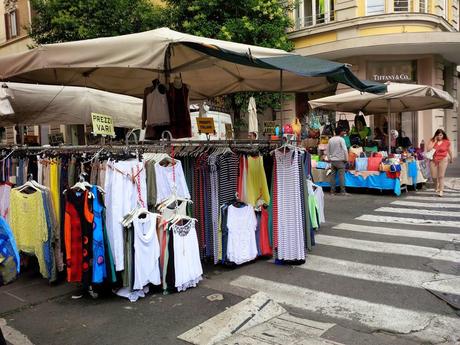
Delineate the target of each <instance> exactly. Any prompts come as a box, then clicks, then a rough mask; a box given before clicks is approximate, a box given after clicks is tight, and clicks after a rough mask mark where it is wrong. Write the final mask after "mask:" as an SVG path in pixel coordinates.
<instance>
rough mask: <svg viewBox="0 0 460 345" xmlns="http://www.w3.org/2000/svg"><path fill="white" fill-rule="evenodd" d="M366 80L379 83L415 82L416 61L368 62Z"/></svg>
mask: <svg viewBox="0 0 460 345" xmlns="http://www.w3.org/2000/svg"><path fill="white" fill-rule="evenodd" d="M367 78H368V79H371V80H375V81H378V82H381V83H384V82H386V81H395V82H401V83H411V82H417V63H416V61H368V62H367Z"/></svg>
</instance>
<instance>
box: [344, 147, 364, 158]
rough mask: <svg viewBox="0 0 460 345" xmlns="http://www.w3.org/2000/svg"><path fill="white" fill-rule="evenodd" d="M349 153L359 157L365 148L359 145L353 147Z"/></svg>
mask: <svg viewBox="0 0 460 345" xmlns="http://www.w3.org/2000/svg"><path fill="white" fill-rule="evenodd" d="M348 151H349V152H352V153H354V154H355V155H356V156H359V155H360V154H361V153H362V152H363V148H362V147H361V146H358V145H353V146H352V147H350V149H349V150H348Z"/></svg>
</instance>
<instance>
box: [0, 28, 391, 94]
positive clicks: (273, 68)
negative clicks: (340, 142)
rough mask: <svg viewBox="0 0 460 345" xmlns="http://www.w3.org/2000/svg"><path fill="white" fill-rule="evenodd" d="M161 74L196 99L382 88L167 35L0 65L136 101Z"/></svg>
mask: <svg viewBox="0 0 460 345" xmlns="http://www.w3.org/2000/svg"><path fill="white" fill-rule="evenodd" d="M280 71H282V83H281V80H280V79H281V78H280ZM165 74H170V75H171V77H172V78H174V77H176V76H180V77H181V78H182V81H183V82H184V83H186V84H188V85H189V86H190V87H191V98H192V99H196V100H198V99H207V98H211V97H214V96H217V95H223V94H229V93H233V92H237V91H279V90H280V88H281V84H282V89H283V90H284V91H286V92H293V91H298V92H301V91H320V90H327V89H334V88H335V86H336V83H338V82H341V83H344V84H346V85H349V86H351V87H353V88H355V89H359V90H362V91H364V90H367V91H370V92H382V91H383V90H384V89H385V87H384V86H382V84H376V83H371V84H367V83H365V82H362V81H360V80H359V79H358V78H357V77H356V76H355V75H354V74H353V73H352V72H351V70H350V69H349V68H348V67H347V65H345V64H341V63H337V62H331V61H327V60H321V59H316V58H307V57H303V56H300V55H296V54H290V53H287V52H285V51H283V50H277V49H268V48H262V47H257V46H250V45H246V44H239V43H232V42H227V41H220V40H214V39H209V38H204V37H198V36H192V35H187V34H183V33H180V32H176V31H173V30H170V29H168V28H161V29H156V30H152V31H147V32H141V33H136V34H131V35H124V36H118V37H107V38H98V39H91V40H83V41H76V42H67V43H58V44H48V45H43V46H39V47H37V48H35V49H32V50H30V51H27V52H23V53H18V54H13V55H10V56H6V57H2V58H0V77H1V79H2V80H3V81H16V82H24V83H41V84H54V85H74V86H87V87H91V88H95V89H101V90H105V91H111V92H115V93H119V94H126V95H131V96H137V97H142V96H143V92H144V88H145V87H146V86H149V85H151V82H152V80H154V79H156V78H162V77H164V75H165Z"/></svg>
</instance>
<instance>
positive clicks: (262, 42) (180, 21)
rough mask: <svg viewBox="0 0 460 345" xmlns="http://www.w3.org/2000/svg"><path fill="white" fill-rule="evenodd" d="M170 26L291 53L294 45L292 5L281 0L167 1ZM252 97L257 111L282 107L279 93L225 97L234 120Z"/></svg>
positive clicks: (194, 33)
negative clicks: (291, 37)
mask: <svg viewBox="0 0 460 345" xmlns="http://www.w3.org/2000/svg"><path fill="white" fill-rule="evenodd" d="M166 3H167V5H168V16H167V17H166V23H167V25H168V26H169V27H170V28H172V29H175V30H178V31H182V32H187V33H190V34H193V35H198V36H205V37H211V38H217V39H221V40H226V41H233V42H239V43H246V44H253V45H258V46H262V47H268V48H278V49H283V50H287V51H290V50H292V49H293V48H294V45H293V43H292V42H291V41H290V40H289V39H288V37H287V29H288V28H290V27H291V25H292V23H291V20H290V18H289V16H288V11H289V10H291V9H292V8H291V6H292V4H291V5H289V4H288V2H287V1H280V0H232V1H228V0H166ZM250 96H254V97H256V101H257V104H258V109H261V110H264V109H265V108H267V107H271V108H278V107H279V106H280V99H279V93H267V92H263V93H261V92H257V93H251V92H244V93H238V94H233V95H230V97H225V103H226V104H227V105H228V106H229V107H230V108H232V109H233V112H234V116H235V121H239V120H240V112H241V109H244V108H245V107H247V104H248V99H249V97H250Z"/></svg>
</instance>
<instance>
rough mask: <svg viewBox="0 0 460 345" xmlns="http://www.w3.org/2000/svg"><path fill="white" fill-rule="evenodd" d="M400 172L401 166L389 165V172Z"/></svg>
mask: <svg viewBox="0 0 460 345" xmlns="http://www.w3.org/2000/svg"><path fill="white" fill-rule="evenodd" d="M400 171H401V164H391V165H390V172H392V173H395V172H400Z"/></svg>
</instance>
